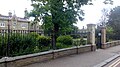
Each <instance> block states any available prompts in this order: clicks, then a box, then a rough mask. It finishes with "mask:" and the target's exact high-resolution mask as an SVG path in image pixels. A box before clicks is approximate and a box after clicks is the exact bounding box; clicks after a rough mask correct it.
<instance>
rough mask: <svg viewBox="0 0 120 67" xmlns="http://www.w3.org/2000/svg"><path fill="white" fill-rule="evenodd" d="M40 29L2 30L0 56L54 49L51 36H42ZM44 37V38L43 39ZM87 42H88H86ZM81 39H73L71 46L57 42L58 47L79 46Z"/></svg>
mask: <svg viewBox="0 0 120 67" xmlns="http://www.w3.org/2000/svg"><path fill="white" fill-rule="evenodd" d="M41 33H43V32H42V31H38V30H7V29H6V30H2V29H1V30H0V58H2V57H4V56H9V57H12V56H18V55H25V54H32V53H37V52H42V51H47V50H51V49H52V43H51V42H52V41H51V36H49V37H44V36H40V35H41ZM41 38H42V39H41ZM82 42H83V40H82ZM84 43H85V44H86V42H84ZM81 44H82V43H81V42H80V40H73V44H72V45H70V46H63V45H61V44H59V43H58V44H57V46H56V47H57V48H58V49H59V48H60V49H61V48H67V47H72V46H79V45H81ZM85 44H84V45H85Z"/></svg>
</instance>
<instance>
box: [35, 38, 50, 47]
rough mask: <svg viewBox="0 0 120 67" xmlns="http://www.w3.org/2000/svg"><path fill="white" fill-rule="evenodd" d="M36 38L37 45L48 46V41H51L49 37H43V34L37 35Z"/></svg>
mask: <svg viewBox="0 0 120 67" xmlns="http://www.w3.org/2000/svg"><path fill="white" fill-rule="evenodd" d="M37 40H38V43H39V47H42V46H49V45H50V41H51V39H50V38H49V37H45V36H39V37H38V38H37Z"/></svg>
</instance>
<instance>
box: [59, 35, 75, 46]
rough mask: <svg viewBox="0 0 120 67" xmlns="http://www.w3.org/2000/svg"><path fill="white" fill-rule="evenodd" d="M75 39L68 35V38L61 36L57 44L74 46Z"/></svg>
mask: <svg viewBox="0 0 120 67" xmlns="http://www.w3.org/2000/svg"><path fill="white" fill-rule="evenodd" d="M72 42H73V39H72V37H71V36H69V35H66V36H59V37H58V38H57V43H61V44H64V45H72Z"/></svg>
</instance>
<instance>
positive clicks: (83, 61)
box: [24, 45, 120, 67]
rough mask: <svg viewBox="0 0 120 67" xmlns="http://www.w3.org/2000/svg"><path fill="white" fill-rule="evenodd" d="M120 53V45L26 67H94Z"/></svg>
mask: <svg viewBox="0 0 120 67" xmlns="http://www.w3.org/2000/svg"><path fill="white" fill-rule="evenodd" d="M119 53H120V45H119V46H114V47H111V48H107V49H98V50H96V51H94V52H88V53H82V54H76V55H70V56H67V57H62V58H57V59H54V60H50V61H45V62H41V63H34V64H31V65H28V66H24V67H94V66H96V65H98V64H100V63H102V62H104V61H105V60H108V59H110V58H112V57H114V56H116V55H118V54H119Z"/></svg>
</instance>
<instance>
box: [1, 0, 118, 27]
mask: <svg viewBox="0 0 120 67" xmlns="http://www.w3.org/2000/svg"><path fill="white" fill-rule="evenodd" d="M30 3H31V2H30V0H0V14H2V15H8V12H9V11H11V12H12V13H14V11H15V14H16V15H17V16H18V17H24V10H25V8H27V9H28V10H32V7H31V6H30ZM118 5H120V2H119V0H114V5H112V6H111V5H104V4H103V0H94V2H93V5H87V6H83V7H81V9H83V10H84V13H85V16H84V17H85V19H84V20H83V21H78V22H77V24H76V26H78V27H79V28H80V29H81V28H82V27H83V26H85V27H86V24H89V23H93V24H96V23H98V22H99V19H100V17H101V16H102V13H101V10H102V9H103V8H107V9H110V8H112V7H115V6H118Z"/></svg>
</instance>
